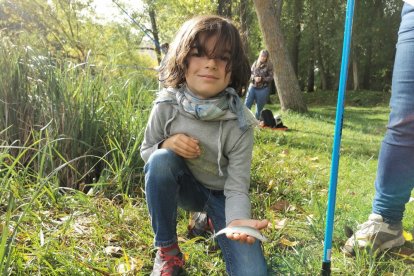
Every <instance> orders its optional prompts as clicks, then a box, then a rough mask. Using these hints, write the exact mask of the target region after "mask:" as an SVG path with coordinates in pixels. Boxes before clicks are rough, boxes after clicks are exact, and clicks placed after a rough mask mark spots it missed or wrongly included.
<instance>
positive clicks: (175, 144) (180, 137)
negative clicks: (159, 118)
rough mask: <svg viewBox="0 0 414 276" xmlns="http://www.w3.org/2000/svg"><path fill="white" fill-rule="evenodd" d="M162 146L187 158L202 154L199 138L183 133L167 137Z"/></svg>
mask: <svg viewBox="0 0 414 276" xmlns="http://www.w3.org/2000/svg"><path fill="white" fill-rule="evenodd" d="M161 148H163V149H170V150H172V151H174V152H175V153H176V154H177V155H179V156H181V157H183V158H187V159H191V158H197V157H199V156H200V154H201V150H200V146H199V142H198V140H197V139H195V138H192V137H189V136H187V135H185V134H181V133H179V134H175V135H173V136H171V137H169V138H167V139H166V140H165V141H164V142H163V143H162V145H161Z"/></svg>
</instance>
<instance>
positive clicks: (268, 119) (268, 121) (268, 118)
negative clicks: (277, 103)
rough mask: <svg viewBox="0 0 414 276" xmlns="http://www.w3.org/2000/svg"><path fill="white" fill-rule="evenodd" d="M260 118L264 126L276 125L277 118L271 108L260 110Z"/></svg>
mask: <svg viewBox="0 0 414 276" xmlns="http://www.w3.org/2000/svg"><path fill="white" fill-rule="evenodd" d="M260 119H261V121H263V126H266V127H272V128H274V127H276V120H275V117H273V112H272V111H271V110H269V109H263V110H262V112H260Z"/></svg>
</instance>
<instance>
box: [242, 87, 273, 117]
mask: <svg viewBox="0 0 414 276" xmlns="http://www.w3.org/2000/svg"><path fill="white" fill-rule="evenodd" d="M269 90H270V89H269V86H266V87H262V88H257V87H254V86H253V85H251V84H250V86H249V89H248V90H247V95H246V101H245V104H246V106H247V108H248V109H250V108H252V105H253V103H254V102H256V114H255V115H256V119H259V118H260V112H262V109H263V107H264V106H265V104H266V103H267V99H268V97H269Z"/></svg>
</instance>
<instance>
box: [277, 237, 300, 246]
mask: <svg viewBox="0 0 414 276" xmlns="http://www.w3.org/2000/svg"><path fill="white" fill-rule="evenodd" d="M280 243H281V244H283V245H284V246H288V247H294V246H295V245H297V244H298V243H299V242H297V241H290V240H288V239H286V238H281V239H280Z"/></svg>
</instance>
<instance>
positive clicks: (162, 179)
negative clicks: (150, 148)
mask: <svg viewBox="0 0 414 276" xmlns="http://www.w3.org/2000/svg"><path fill="white" fill-rule="evenodd" d="M145 194H146V199H147V205H148V210H149V213H150V216H151V224H152V228H153V230H154V234H155V242H154V244H155V246H158V247H166V246H170V245H172V244H174V243H176V242H177V233H176V226H177V207H178V206H179V205H180V206H182V207H184V209H187V210H193V211H202V210H203V208H204V206H205V201H206V197H205V195H204V193H203V192H202V191H201V190H200V184H199V183H198V182H197V180H195V178H194V177H193V175H192V174H191V173H190V171H189V169H188V167H187V165H186V164H185V161H184V160H183V158H181V157H180V156H178V155H177V154H175V153H174V152H172V151H171V150H167V149H159V150H157V151H155V152H154V153H153V154H152V155H151V157H150V159H149V160H148V162H147V164H146V165H145Z"/></svg>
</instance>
